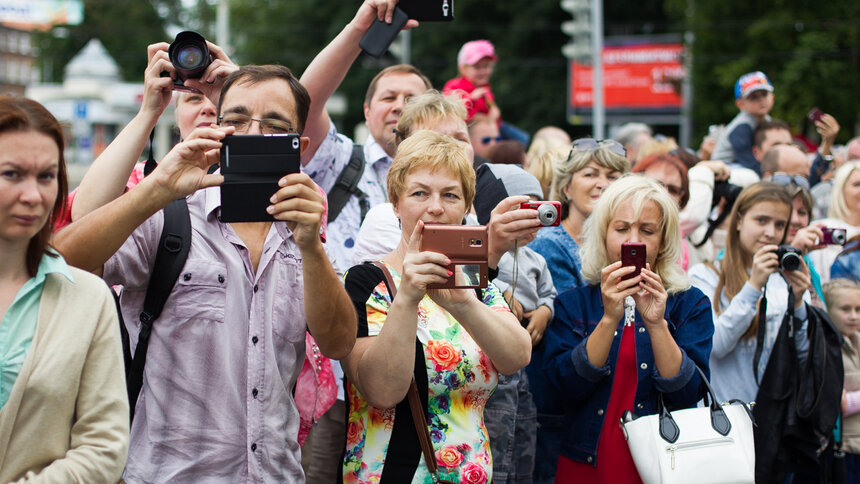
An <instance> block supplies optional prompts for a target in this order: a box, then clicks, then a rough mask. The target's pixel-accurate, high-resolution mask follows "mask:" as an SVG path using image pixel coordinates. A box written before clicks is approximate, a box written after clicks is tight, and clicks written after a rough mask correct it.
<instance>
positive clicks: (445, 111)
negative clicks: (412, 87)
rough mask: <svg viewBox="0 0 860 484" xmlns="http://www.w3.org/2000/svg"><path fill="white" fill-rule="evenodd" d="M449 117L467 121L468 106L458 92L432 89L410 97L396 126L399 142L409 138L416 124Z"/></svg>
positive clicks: (426, 123) (425, 124) (396, 135)
mask: <svg viewBox="0 0 860 484" xmlns="http://www.w3.org/2000/svg"><path fill="white" fill-rule="evenodd" d="M448 117H452V118H459V119H462V120H463V122H464V123H465V122H466V106H465V105H464V104H463V99H462V98H461V97H460V96H457V95H456V94H451V95H448V96H445V95H443V94H442V93H440V92H439V91H437V90H435V89H430V90H428V91H426V92H424V93H422V94H419V95H417V96H414V97H412V98H410V99H409V100H408V101H407V102H406V105H405V106H404V107H403V112H402V113H401V114H400V120H398V121H397V126H395V127H394V131H395V138H396V140H397V143H398V144H399V143H401V142H403V140H405V139H406V138H408V137H409V136H410V135H411V134H412V132H413V131H414V130H415V127H416V126H419V125H423V126H427V125H428V124H430V123H432V122H437V123H438V122H439V121H441V120H442V119H444V118H448Z"/></svg>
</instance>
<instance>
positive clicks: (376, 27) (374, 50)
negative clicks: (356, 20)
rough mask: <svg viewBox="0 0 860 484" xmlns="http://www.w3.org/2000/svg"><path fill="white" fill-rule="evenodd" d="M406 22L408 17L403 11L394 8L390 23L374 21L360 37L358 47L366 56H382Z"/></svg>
mask: <svg viewBox="0 0 860 484" xmlns="http://www.w3.org/2000/svg"><path fill="white" fill-rule="evenodd" d="M408 20H409V16H408V15H406V12H404V11H403V9H401V8H400V7H394V16H393V17H392V18H391V23H390V24H387V23H385V22H381V21H379V19H376V20H374V21H373V23H372V24H371V25H370V28H369V29H367V32H365V33H364V36H362V37H361V40H360V41H358V46H359V47H361V49H362V50H364V51H365V52H367V53H368V55H371V56H373V57H377V58H378V57H382V54H384V53H385V52H386V51H387V50H388V46H390V45H391V43H392V42H394V38H395V37H397V34H399V33H400V31H401V30H403V26H404V25H406V22H407V21H408Z"/></svg>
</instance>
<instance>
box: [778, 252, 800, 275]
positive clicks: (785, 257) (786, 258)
mask: <svg viewBox="0 0 860 484" xmlns="http://www.w3.org/2000/svg"><path fill="white" fill-rule="evenodd" d="M779 265H780V266H781V267H782V268H783V269H785V270H787V271H796V270H797V269H798V268H800V256H799V255H797V254H796V253H794V252H786V253H784V254H782V258H781V259H780V260H779Z"/></svg>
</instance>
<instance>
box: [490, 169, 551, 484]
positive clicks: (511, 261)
mask: <svg viewBox="0 0 860 484" xmlns="http://www.w3.org/2000/svg"><path fill="white" fill-rule="evenodd" d="M542 194H543V191H542V189H541V186H540V182H538V180H537V178H535V177H534V176H533V175H531V174H529V173H528V172H526V171H525V170H523V169H522V168H521V167H519V166H516V165H500V164H491V163H487V164H484V165H481V166H480V167H479V168H478V172H477V181H476V184H475V202H474V206H475V213H476V214H477V216H478V222H479V223H481V224H487V223H488V222H489V220H490V213H491V212H492V210H493V209H494V208H495V207H496V205H498V204H499V202H501V201H502V200H504V199H505V198H507V197H508V196H513V195H528V196H529V197H531V199H532V200H540V199H542V198H543V197H542ZM523 245H524V244H521V245H520V247H517V248H514V249H511V250H510V251H508V252H507V253H505V255H503V256H502V258H501V260H499V276H498V277H497V278H496V279H494V280H493V284H495V285H496V287H498V289H499V291H502V292H503V294H504V296H505V299H506V300H507V301H508V302H509V304H510V306H511V309H512V310H513V311H514V314H515V315H516V316H517V317H518V318H520V319H521V321H522V323H523V326H525V327H526V329H527V330H528V332H529V334H530V335H531V337H532V344H533V345H537V344H538V343H539V342H540V341H541V338H543V335H544V332H545V331H546V327H547V324H548V323H549V321H550V319H552V305H553V300H555V296H556V290H555V286H554V285H553V283H552V276H551V275H550V272H549V269H548V268H547V265H546V260H544V258H543V257H542V256H541V255H540V254H538V253H537V252H535V251H533V250H532V249H529V248H528V247H524V246H523ZM515 258H516V259H515ZM515 260H516V262H515ZM515 267H516V284H514V277H515V275H514V268H515ZM484 425H486V427H487V432H488V433H489V434H490V447H491V449H492V455H493V482H495V483H496V484H501V483H507V482H511V483H513V482H531V476H532V472H533V471H534V463H535V445H536V435H537V409H536V407H535V404H534V401H533V400H532V395H531V392H530V390H529V382H528V378H527V376H526V372H525V370H524V369H523V370H519V371H517V372H516V373H514V374H513V375H502V374H501V373H500V374H499V385H498V386H497V387H496V391H495V392H493V395H492V396H491V397H490V399H489V400H488V401H487V404H486V406H485V407H484Z"/></svg>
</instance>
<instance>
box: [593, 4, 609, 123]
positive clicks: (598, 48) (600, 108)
mask: <svg viewBox="0 0 860 484" xmlns="http://www.w3.org/2000/svg"><path fill="white" fill-rule="evenodd" d="M591 65H592V68H593V70H592V74H593V76H594V78H593V81H592V97H591V102H592V105H591V116H592V128H593V131H594V133H593V134H592V136H594V137H595V138H596V139H603V138H604V132H605V131H604V129H605V127H606V107H605V105H604V102H603V0H592V1H591Z"/></svg>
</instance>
